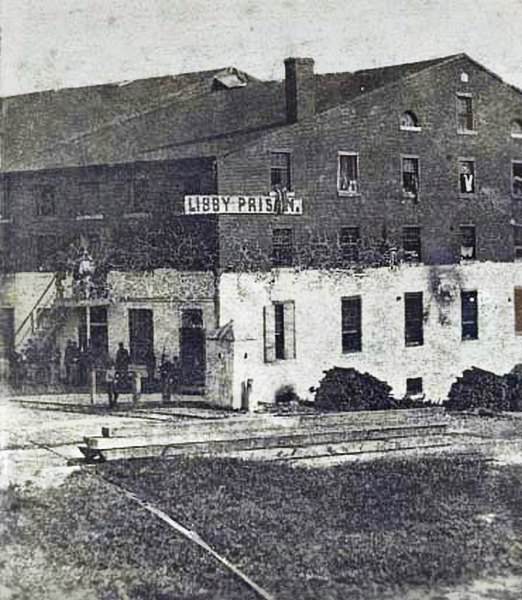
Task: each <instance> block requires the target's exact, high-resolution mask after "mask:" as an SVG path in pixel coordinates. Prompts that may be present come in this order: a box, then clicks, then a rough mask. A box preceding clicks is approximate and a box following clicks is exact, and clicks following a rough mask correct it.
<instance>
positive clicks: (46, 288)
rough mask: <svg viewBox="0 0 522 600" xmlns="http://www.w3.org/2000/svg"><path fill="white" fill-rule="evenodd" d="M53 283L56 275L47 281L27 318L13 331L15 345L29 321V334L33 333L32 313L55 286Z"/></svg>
mask: <svg viewBox="0 0 522 600" xmlns="http://www.w3.org/2000/svg"><path fill="white" fill-rule="evenodd" d="M55 282H56V275H53V277H52V278H51V280H50V281H49V283H48V284H47V285H46V286H45V289H44V291H43V292H42V293H41V294H40V296H39V297H38V300H37V301H36V302H35V304H34V306H33V308H32V309H31V310H30V311H29V312H28V313H27V316H26V317H25V319H24V320H23V321H22V322H21V324H20V325H19V326H18V328H17V330H16V331H15V335H14V337H15V345H16V342H17V338H18V336H19V335H20V333H21V332H22V331H23V330H24V328H25V326H26V325H27V323H28V322H29V321H31V332H33V333H34V313H35V311H36V309H37V308H38V307H39V306H40V304H41V303H42V301H43V299H44V298H45V297H46V295H47V293H48V292H49V290H50V289H51V287H52V286H53V285H54V284H55Z"/></svg>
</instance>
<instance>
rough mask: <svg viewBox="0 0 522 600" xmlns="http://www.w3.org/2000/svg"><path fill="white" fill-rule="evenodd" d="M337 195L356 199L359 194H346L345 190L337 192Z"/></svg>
mask: <svg viewBox="0 0 522 600" xmlns="http://www.w3.org/2000/svg"><path fill="white" fill-rule="evenodd" d="M337 195H338V196H340V197H342V198H357V197H359V196H360V195H361V192H347V191H346V190H337Z"/></svg>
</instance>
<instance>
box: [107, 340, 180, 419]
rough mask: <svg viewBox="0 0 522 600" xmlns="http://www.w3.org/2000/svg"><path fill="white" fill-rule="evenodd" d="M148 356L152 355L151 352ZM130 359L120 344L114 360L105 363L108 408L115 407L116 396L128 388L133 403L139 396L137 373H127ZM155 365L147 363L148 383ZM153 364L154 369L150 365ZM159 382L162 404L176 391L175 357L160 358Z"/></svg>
mask: <svg viewBox="0 0 522 600" xmlns="http://www.w3.org/2000/svg"><path fill="white" fill-rule="evenodd" d="M149 354H152V355H153V353H152V350H151V351H150V353H149ZM130 362H131V357H130V353H129V351H128V350H127V349H126V348H125V346H124V345H123V343H122V342H120V343H119V345H118V350H117V352H116V357H115V360H112V359H109V361H108V363H107V369H106V371H105V382H106V386H107V397H108V400H109V406H111V407H115V406H116V404H117V402H118V396H119V395H120V394H121V393H122V392H124V391H128V390H129V388H130V390H131V392H132V398H133V401H134V402H137V401H138V400H139V398H140V395H141V377H140V374H139V372H138V371H136V370H133V371H131V372H129V365H130ZM155 363H156V360H155V358H154V361H152V360H148V361H147V365H146V368H147V378H148V380H149V382H151V381H154V376H155V372H154V371H155ZM152 364H154V367H152V366H151V365H152ZM159 374H160V382H161V397H162V400H163V401H164V402H168V401H170V400H171V398H172V395H173V394H175V393H176V392H177V391H178V386H179V382H180V375H181V373H180V363H179V359H178V357H177V356H174V357H173V359H172V360H170V359H169V357H168V355H167V354H165V353H163V355H162V357H161V364H160V368H159Z"/></svg>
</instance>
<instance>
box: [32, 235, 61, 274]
mask: <svg viewBox="0 0 522 600" xmlns="http://www.w3.org/2000/svg"><path fill="white" fill-rule="evenodd" d="M35 241H36V244H35V255H36V265H37V268H38V269H40V270H44V269H51V268H52V267H53V262H54V260H55V258H56V254H57V251H58V238H57V237H56V235H54V234H39V235H37V236H36V240H35Z"/></svg>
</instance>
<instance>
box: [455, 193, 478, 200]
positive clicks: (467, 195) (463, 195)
mask: <svg viewBox="0 0 522 600" xmlns="http://www.w3.org/2000/svg"><path fill="white" fill-rule="evenodd" d="M476 197H477V193H476V192H459V198H460V200H468V199H470V200H474V199H475V198H476Z"/></svg>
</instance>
